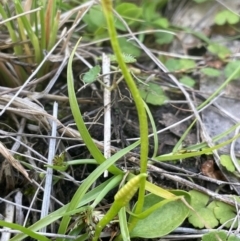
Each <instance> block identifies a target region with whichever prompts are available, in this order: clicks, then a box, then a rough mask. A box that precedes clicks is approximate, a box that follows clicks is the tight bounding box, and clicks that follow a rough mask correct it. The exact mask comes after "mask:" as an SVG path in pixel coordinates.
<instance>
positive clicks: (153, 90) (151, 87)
mask: <svg viewBox="0 0 240 241" xmlns="http://www.w3.org/2000/svg"><path fill="white" fill-rule="evenodd" d="M139 93H140V95H141V97H142V98H143V100H144V101H146V102H147V103H148V104H152V105H162V104H164V102H165V101H166V100H167V99H168V98H167V97H166V95H165V94H164V91H163V90H162V88H161V86H160V85H158V84H155V83H149V84H148V85H147V86H146V85H140V88H139Z"/></svg>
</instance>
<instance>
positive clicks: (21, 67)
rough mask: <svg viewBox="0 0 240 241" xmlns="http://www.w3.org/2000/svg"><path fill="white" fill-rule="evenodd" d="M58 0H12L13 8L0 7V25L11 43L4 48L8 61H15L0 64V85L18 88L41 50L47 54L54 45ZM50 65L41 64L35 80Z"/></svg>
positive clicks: (40, 53) (41, 52)
mask: <svg viewBox="0 0 240 241" xmlns="http://www.w3.org/2000/svg"><path fill="white" fill-rule="evenodd" d="M60 2H61V0H56V1H54V0H50V1H44V0H40V1H28V2H27V3H28V5H23V3H22V1H20V0H15V1H14V6H13V9H10V8H9V4H8V3H7V2H5V3H4V4H0V14H1V16H2V18H3V21H2V24H3V25H4V27H5V28H6V29H5V31H7V33H8V34H9V36H10V39H11V43H10V44H9V45H8V46H7V48H6V51H7V52H8V55H9V58H10V57H13V56H14V58H16V60H18V59H19V60H20V61H19V60H18V61H11V62H8V63H5V64H3V63H1V65H0V73H1V77H2V78H1V82H0V84H1V85H4V86H8V87H17V86H20V85H22V84H23V83H24V82H25V80H26V79H27V78H28V76H29V75H30V74H31V73H32V71H33V69H34V68H35V66H37V65H38V64H39V63H40V62H41V61H42V60H43V58H44V51H49V50H51V48H52V47H53V45H54V44H55V42H56V40H57V35H58V30H59V29H58V26H59V18H60V11H59V9H58V6H59V4H60ZM51 65H52V64H51V63H50V62H45V64H44V66H43V67H42V68H41V69H40V71H39V72H38V74H37V77H42V76H44V75H45V74H46V73H48V71H49V69H50V67H51Z"/></svg>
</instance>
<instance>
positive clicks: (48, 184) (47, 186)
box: [41, 102, 58, 232]
mask: <svg viewBox="0 0 240 241" xmlns="http://www.w3.org/2000/svg"><path fill="white" fill-rule="evenodd" d="M57 112H58V104H57V102H54V104H53V116H54V117H55V118H57ZM50 121H51V122H52V134H51V136H52V137H53V138H52V139H50V141H49V151H48V165H52V160H53V158H54V156H55V147H56V138H55V137H56V134H57V123H56V122H55V121H53V120H50ZM52 177H53V169H52V168H50V167H48V168H47V173H46V181H45V187H44V194H43V201H42V211H41V219H42V218H44V217H45V216H47V215H48V211H49V206H50V196H51V189H52ZM41 232H46V227H44V228H42V229H41Z"/></svg>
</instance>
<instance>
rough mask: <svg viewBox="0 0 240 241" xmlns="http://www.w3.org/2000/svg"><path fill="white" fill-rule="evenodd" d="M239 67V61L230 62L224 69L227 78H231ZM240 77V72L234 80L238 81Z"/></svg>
mask: <svg viewBox="0 0 240 241" xmlns="http://www.w3.org/2000/svg"><path fill="white" fill-rule="evenodd" d="M239 65H240V61H239V60H235V61H231V62H229V63H228V64H227V65H226V67H225V69H224V74H225V76H226V77H227V78H228V77H230V76H231V75H232V73H233V72H234V71H235V70H236V69H237V68H238V67H239ZM239 77H240V70H239V71H238V72H237V73H236V74H235V76H234V77H233V79H235V80H236V79H239Z"/></svg>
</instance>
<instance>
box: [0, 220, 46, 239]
mask: <svg viewBox="0 0 240 241" xmlns="http://www.w3.org/2000/svg"><path fill="white" fill-rule="evenodd" d="M0 226H3V227H8V228H11V229H15V230H19V231H21V232H23V233H24V234H25V235H27V236H28V237H32V238H33V239H35V240H39V241H51V239H48V238H47V237H45V236H43V235H40V234H37V233H35V232H33V231H32V230H31V229H29V228H25V227H23V226H21V225H19V224H16V223H8V222H5V221H2V220H0Z"/></svg>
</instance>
